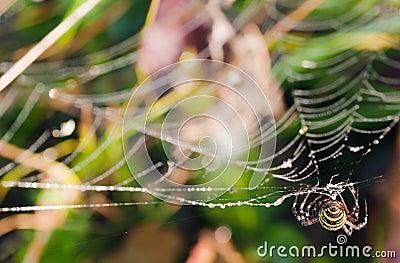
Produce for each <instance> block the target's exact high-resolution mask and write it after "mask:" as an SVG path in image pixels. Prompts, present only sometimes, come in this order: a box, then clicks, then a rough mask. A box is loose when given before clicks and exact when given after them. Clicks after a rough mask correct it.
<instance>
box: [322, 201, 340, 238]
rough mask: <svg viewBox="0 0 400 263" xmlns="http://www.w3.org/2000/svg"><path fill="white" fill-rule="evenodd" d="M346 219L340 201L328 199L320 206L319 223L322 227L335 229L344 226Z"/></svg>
mask: <svg viewBox="0 0 400 263" xmlns="http://www.w3.org/2000/svg"><path fill="white" fill-rule="evenodd" d="M346 221H347V217H346V211H345V208H344V206H343V204H342V203H341V202H339V201H329V202H327V203H326V204H325V205H324V206H323V207H322V208H321V211H320V213H319V223H320V224H321V226H322V227H323V228H325V229H328V230H330V231H337V230H339V229H341V228H342V227H343V226H344V224H345V223H346Z"/></svg>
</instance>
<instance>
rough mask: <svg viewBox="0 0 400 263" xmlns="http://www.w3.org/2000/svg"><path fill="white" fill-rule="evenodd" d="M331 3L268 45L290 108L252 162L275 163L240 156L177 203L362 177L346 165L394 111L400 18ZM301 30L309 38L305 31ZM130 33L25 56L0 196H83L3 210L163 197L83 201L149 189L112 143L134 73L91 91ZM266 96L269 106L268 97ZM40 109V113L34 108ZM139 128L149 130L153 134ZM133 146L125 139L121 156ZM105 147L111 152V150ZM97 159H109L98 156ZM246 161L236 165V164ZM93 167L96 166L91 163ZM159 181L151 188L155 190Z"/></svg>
mask: <svg viewBox="0 0 400 263" xmlns="http://www.w3.org/2000/svg"><path fill="white" fill-rule="evenodd" d="M336 2H337V1H336ZM300 4H301V2H298V1H278V2H276V3H271V4H267V5H265V6H263V5H261V4H258V3H255V4H249V5H248V6H247V7H245V8H244V11H242V12H241V13H240V14H238V15H237V16H235V17H233V18H232V21H231V22H232V25H234V28H235V30H236V31H239V30H240V29H241V27H242V26H243V25H244V24H245V22H246V21H248V20H249V19H250V17H252V15H253V14H255V13H256V12H257V11H259V10H260V9H263V8H265V10H266V13H267V17H266V19H265V22H264V25H263V26H262V28H263V31H265V32H268V30H270V29H271V28H272V27H273V26H274V25H276V24H277V23H278V22H279V21H282V20H283V19H284V18H285V17H287V15H288V14H290V13H291V12H293V11H294V10H296V9H298V8H299V6H300ZM338 5H339V3H335V1H327V2H326V3H324V4H323V5H321V6H320V7H318V8H317V10H316V11H315V12H314V13H312V14H311V15H309V16H308V17H307V18H305V19H303V20H302V21H296V23H295V25H294V27H293V28H292V29H291V32H289V33H287V34H284V36H283V37H282V39H281V40H280V41H278V42H277V44H276V47H275V48H274V49H273V51H272V53H271V57H272V59H273V63H272V64H273V72H274V74H275V75H276V77H277V79H278V80H279V82H280V84H281V87H282V89H283V90H284V96H285V99H286V101H287V106H288V107H287V110H286V113H285V114H284V116H283V117H281V118H280V119H279V120H277V122H276V135H277V139H278V145H277V149H276V151H275V154H274V155H271V156H267V157H265V158H264V159H262V160H257V163H260V162H261V164H262V162H267V161H269V160H273V161H272V166H271V167H269V168H265V169H263V168H259V167H256V165H255V164H256V163H252V162H249V163H247V164H246V170H247V171H246V172H245V174H244V176H243V179H242V180H240V181H239V182H238V183H237V184H236V185H235V186H234V187H232V188H229V189H221V188H218V187H217V186H216V187H213V188H196V187H193V188H192V189H189V190H187V191H196V192H204V193H205V195H213V194H214V192H221V191H227V193H226V194H224V195H223V196H222V197H219V198H218V199H216V200H214V201H212V202H203V201H202V200H185V199H182V198H181V197H179V195H177V197H176V198H177V200H178V201H179V202H181V203H183V204H189V205H202V206H207V207H221V208H223V207H225V206H240V205H251V206H265V207H269V206H271V205H274V206H277V205H280V204H281V203H282V202H283V201H284V200H285V199H286V198H289V197H291V196H294V195H299V194H302V193H306V192H307V191H309V190H312V191H313V192H315V193H322V194H325V195H328V196H331V197H332V198H335V196H337V195H338V194H341V193H342V192H343V191H344V190H345V189H346V187H347V186H349V185H355V184H358V183H361V181H360V180H358V179H357V178H352V175H353V173H354V170H355V169H356V168H357V166H358V164H359V163H360V162H361V161H362V159H363V157H364V156H365V155H367V154H368V153H370V152H371V151H372V150H373V149H374V147H375V146H376V145H378V144H379V143H380V142H381V141H382V140H383V139H384V138H385V136H386V135H387V134H388V133H389V132H390V131H391V129H392V128H393V127H395V125H396V124H397V122H398V120H399V115H400V91H399V85H400V79H399V76H400V61H399V59H400V56H399V50H398V43H399V42H398V37H399V35H400V28H399V26H398V23H396V19H397V17H396V15H392V12H391V11H392V10H391V9H390V6H386V5H385V4H377V2H376V1H363V3H353V2H352V1H348V2H347V3H346V4H343V3H340V6H344V7H345V10H344V11H343V10H341V8H338ZM335 8H338V13H339V14H340V15H337V16H335V17H331V18H326V12H324V11H326V10H332V9H335ZM15 10H17V9H12V10H11V11H10V12H14V11H15ZM393 11H394V10H393ZM20 12H23V10H22V11H20ZM383 13H384V14H385V17H384V18H383V16H382V14H383ZM17 14H18V12H17ZM8 16H11V15H10V14H7V13H6V15H4V16H2V18H3V19H4V20H5V22H7V21H8V20H6V19H5V18H6V17H8ZM205 20H207V15H206V11H205V10H203V11H201V12H199V14H198V16H196V17H194V18H193V19H192V20H190V21H189V22H188V23H187V27H186V28H187V32H186V33H187V34H189V33H190V32H191V30H193V29H195V28H197V27H198V26H200V25H201V24H202V23H204V21H205ZM1 21H2V22H3V23H5V22H4V21H3V20H1ZM382 29H384V31H383V30H382ZM310 34H313V36H315V37H312V38H310V37H309V36H310ZM138 39H139V38H138V36H137V35H134V36H131V37H129V38H127V39H126V40H124V41H122V42H120V43H117V44H115V45H114V46H111V47H108V48H106V49H103V50H101V51H98V52H95V53H93V54H89V55H85V56H83V57H80V58H74V59H69V60H63V61H60V62H38V63H34V64H32V65H31V66H30V67H29V68H28V69H27V70H26V71H25V72H24V74H23V75H21V76H19V78H18V79H17V81H16V83H14V84H13V85H12V86H10V87H9V88H8V89H7V90H6V91H4V92H3V94H2V97H1V104H0V117H1V118H2V120H1V123H2V125H1V134H2V137H1V143H0V151H1V153H2V159H1V167H0V176H1V184H2V186H3V188H2V189H1V194H2V196H3V197H4V196H6V195H7V193H8V192H9V191H13V190H16V189H17V188H22V189H37V190H43V191H59V192H62V191H68V190H75V191H77V192H82V193H85V195H86V194H87V196H85V195H82V194H79V195H78V197H77V198H76V199H73V200H65V202H64V203H62V204H59V203H57V204H52V203H51V200H48V203H44V204H42V205H40V204H38V205H19V206H15V205H8V204H7V202H8V201H7V199H5V201H4V202H3V204H2V208H0V211H1V212H17V211H35V210H54V209H65V208H84V207H108V206H124V205H146V204H150V203H158V202H160V201H142V199H143V198H142V197H137V196H136V195H132V196H129V198H128V199H126V200H124V201H123V202H110V203H96V204H93V203H88V202H87V201H85V200H87V199H88V196H90V193H91V192H96V193H97V192H105V193H106V194H107V193H110V192H112V193H114V192H128V193H138V195H142V194H145V195H148V194H149V193H150V191H149V190H148V189H146V188H143V187H140V186H139V185H138V184H137V183H136V182H135V181H134V179H133V177H132V176H131V175H130V173H129V170H128V167H127V165H126V162H125V158H124V156H123V153H122V149H121V136H122V134H121V123H122V116H123V113H124V106H125V103H126V102H127V100H128V99H129V96H130V94H131V88H130V87H131V86H132V83H131V82H134V80H130V81H131V82H130V83H127V84H125V85H124V87H123V88H121V89H120V90H119V91H109V89H106V91H105V92H101V91H99V92H96V86H97V85H98V84H99V83H100V81H102V80H103V79H102V77H103V76H109V75H110V76H112V75H113V74H117V73H118V72H120V71H129V70H132V69H131V68H130V67H129V66H131V65H133V64H135V63H136V59H137V48H138ZM366 43H367V44H366ZM208 54H209V51H208V49H207V48H206V49H205V50H203V51H202V52H200V53H199V56H200V57H208ZM11 66H12V63H11V62H7V61H4V62H1V63H0V71H1V72H2V73H5V72H6V71H7V70H8V69H9V68H10V67H11ZM135 85H136V84H135ZM83 86H85V90H89V92H86V94H83V92H84V91H83V89H82V87H83ZM21 105H22V106H21ZM271 106H272V107H274V102H272V105H271ZM44 109H45V110H46V114H43V111H44ZM31 119H34V120H35V122H33V121H31ZM48 127H52V128H51V129H49V128H48ZM272 128H273V125H272V124H271V123H270V122H268V121H266V122H265V123H263V126H262V132H261V133H260V134H261V135H260V136H259V137H255V138H253V140H254V141H253V143H254V145H257V143H258V142H259V141H260V140H265V141H268V140H271V138H272V137H273V136H274V135H275V131H274V130H273V129H272ZM139 135H140V134H139ZM140 136H145V135H143V134H142V135H140ZM146 136H150V137H152V135H151V134H150V135H149V134H146ZM155 139H160V138H155ZM15 142H18V144H19V145H18V146H16V145H15ZM139 147H140V145H136V147H132V149H130V150H129V151H128V153H127V155H128V156H127V158H129V157H130V156H132V155H134V154H135V152H136V151H137V150H138V148H139ZM116 149H120V150H116ZM111 152H113V153H115V152H119V155H118V156H117V155H115V154H111ZM10 153H12V154H10ZM33 153H34V154H33ZM100 159H101V160H104V159H106V160H107V162H101V163H99V162H97V161H98V160H100ZM38 162H44V163H46V164H47V163H48V164H49V165H50V167H51V169H49V170H47V171H44V170H43V169H41V167H42V166H40V165H38V164H37V163H38ZM243 165H244V164H243V163H238V166H243ZM153 169H159V170H161V171H163V172H164V173H165V174H166V175H167V176H169V175H170V174H171V173H172V172H174V171H177V170H179V168H178V167H176V166H175V165H173V164H171V163H170V162H167V161H166V160H160V161H159V162H155V165H154V166H153V167H147V168H143V169H142V171H141V172H140V173H139V174H138V175H136V176H139V177H141V176H146V174H148V173H149V172H151V171H152V170H153ZM99 170H102V171H103V172H101V173H99V174H97V173H96V174H93V173H92V171H99ZM211 174H212V173H211ZM252 174H262V175H264V176H265V181H264V182H263V183H262V184H261V185H259V186H258V187H257V188H256V189H250V188H249V187H248V186H247V184H246V183H247V182H248V178H249V177H250V176H251V175H252ZM206 175H207V171H206ZM206 175H203V176H206ZM167 190H168V191H169V189H163V188H159V189H157V188H155V189H152V191H155V192H157V193H160V194H161V195H162V193H163V192H166V191H167Z"/></svg>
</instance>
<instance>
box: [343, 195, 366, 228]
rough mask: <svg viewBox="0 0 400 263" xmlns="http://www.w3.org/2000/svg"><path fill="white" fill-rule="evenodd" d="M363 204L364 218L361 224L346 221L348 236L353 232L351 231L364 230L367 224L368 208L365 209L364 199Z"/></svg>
mask: <svg viewBox="0 0 400 263" xmlns="http://www.w3.org/2000/svg"><path fill="white" fill-rule="evenodd" d="M364 204H365V217H364V220H363V221H362V222H360V223H359V224H354V223H353V222H351V221H346V224H347V225H348V227H349V232H350V235H351V233H352V232H353V230H360V229H362V228H364V227H365V226H366V225H367V223H368V208H367V200H365V199H364ZM345 228H347V227H345V226H343V230H344V231H345V232H346V230H345Z"/></svg>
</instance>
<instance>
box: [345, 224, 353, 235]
mask: <svg viewBox="0 0 400 263" xmlns="http://www.w3.org/2000/svg"><path fill="white" fill-rule="evenodd" d="M348 223H350V224H352V223H351V222H349V221H347V222H346V224H348ZM346 224H344V225H343V230H344V232H345V233H346V234H347V235H348V236H351V234H353V227H352V225H349V227H347V226H346Z"/></svg>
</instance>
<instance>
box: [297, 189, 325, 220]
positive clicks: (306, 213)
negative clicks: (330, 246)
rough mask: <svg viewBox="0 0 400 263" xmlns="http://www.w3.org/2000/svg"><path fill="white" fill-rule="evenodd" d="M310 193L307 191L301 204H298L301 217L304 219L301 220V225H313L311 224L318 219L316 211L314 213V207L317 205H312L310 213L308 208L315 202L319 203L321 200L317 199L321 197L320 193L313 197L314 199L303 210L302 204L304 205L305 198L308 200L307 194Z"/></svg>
mask: <svg viewBox="0 0 400 263" xmlns="http://www.w3.org/2000/svg"><path fill="white" fill-rule="evenodd" d="M310 193H311V192H309V193H308V194H307V196H306V197H305V198H304V200H303V202H302V204H301V206H300V209H301V210H302V211H303V218H304V219H303V220H302V222H301V224H302V225H303V226H310V225H313V224H315V223H317V222H318V220H319V217H318V215H317V213H315V211H316V207H319V206H318V205H317V206H316V207H314V208H313V210H312V212H311V213H310V209H311V208H312V207H313V206H314V205H315V203H317V202H318V203H320V202H321V201H319V200H320V199H321V198H322V195H319V196H317V197H316V198H314V199H313V200H312V201H311V202H310V203H309V204H308V205H307V207H306V210H305V211H304V206H305V204H306V202H307V200H308V198H309V196H310Z"/></svg>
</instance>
